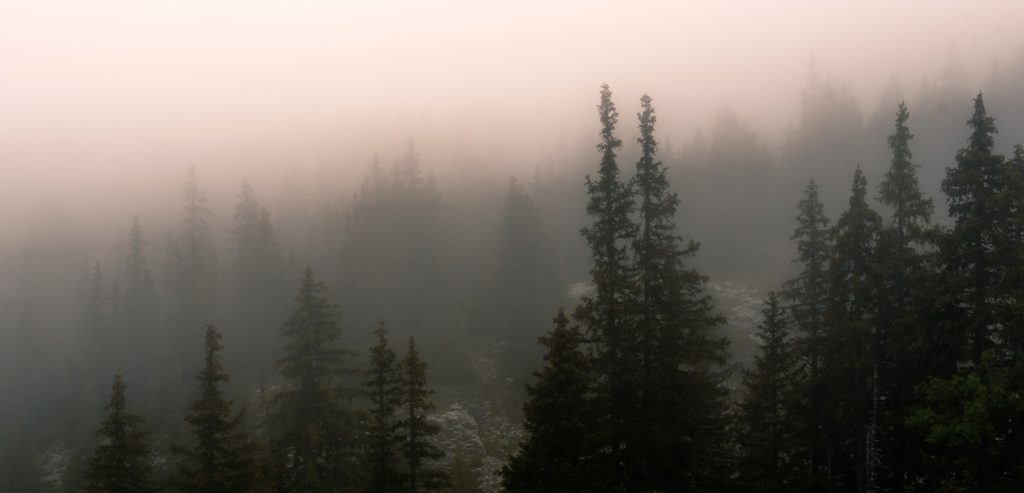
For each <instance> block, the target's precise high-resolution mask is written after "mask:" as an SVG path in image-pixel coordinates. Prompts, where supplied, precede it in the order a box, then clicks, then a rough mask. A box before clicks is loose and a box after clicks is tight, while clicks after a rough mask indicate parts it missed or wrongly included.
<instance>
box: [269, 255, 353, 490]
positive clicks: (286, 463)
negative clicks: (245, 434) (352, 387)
mask: <svg viewBox="0 0 1024 493" xmlns="http://www.w3.org/2000/svg"><path fill="white" fill-rule="evenodd" d="M295 305H296V306H295V309H294V311H292V313H291V315H290V316H289V317H288V320H287V321H286V322H285V324H284V326H283V327H282V329H281V331H282V334H283V335H284V337H285V339H286V340H287V343H286V345H285V354H284V356H282V357H281V358H280V359H279V360H278V361H277V368H278V370H279V371H280V373H281V376H282V377H283V378H284V379H285V382H286V383H285V386H284V388H282V389H281V390H280V391H279V392H278V393H277V394H276V395H274V396H273V404H274V406H275V414H274V417H273V430H272V438H271V447H272V450H273V453H274V454H275V455H276V456H277V457H276V462H278V463H279V464H280V465H281V471H280V473H281V475H282V477H281V479H280V484H281V485H282V489H283V491H285V492H295V493H300V492H301V493H323V492H334V491H339V490H341V489H343V488H345V487H351V486H352V485H353V484H354V483H355V480H354V479H353V478H354V476H355V472H356V471H355V470H354V468H353V451H352V448H353V437H352V433H353V430H352V429H351V420H350V419H349V418H350V417H351V411H349V410H348V409H345V407H344V406H343V398H345V397H347V391H346V390H345V389H343V388H341V387H340V384H341V380H342V376H343V375H344V373H345V369H344V366H343V365H344V362H345V357H346V355H347V352H346V351H345V350H343V349H341V348H340V347H338V338H339V336H340V335H341V312H340V310H339V309H338V306H337V305H334V304H332V303H331V302H329V301H328V300H327V288H326V287H325V286H324V284H323V283H322V282H319V281H317V280H315V279H314V278H313V270H312V269H311V268H308V267H307V268H306V272H305V275H304V276H303V278H302V281H301V285H300V288H299V294H298V296H296V298H295Z"/></svg>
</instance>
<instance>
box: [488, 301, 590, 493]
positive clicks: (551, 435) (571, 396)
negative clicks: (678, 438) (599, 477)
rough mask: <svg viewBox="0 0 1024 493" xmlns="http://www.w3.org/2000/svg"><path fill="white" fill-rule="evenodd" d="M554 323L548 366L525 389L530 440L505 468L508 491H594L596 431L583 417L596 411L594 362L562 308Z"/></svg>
mask: <svg viewBox="0 0 1024 493" xmlns="http://www.w3.org/2000/svg"><path fill="white" fill-rule="evenodd" d="M554 324H555V326H554V328H553V329H552V330H551V331H550V332H548V335H546V336H544V337H541V338H540V343H541V344H542V345H543V346H544V347H545V348H547V354H546V355H545V356H544V360H545V362H546V364H545V366H544V367H543V368H542V369H541V370H540V371H538V372H536V373H535V374H534V376H535V382H534V383H533V384H531V385H527V387H526V392H527V395H528V398H527V401H526V403H525V404H524V405H523V415H524V417H525V419H526V422H525V424H524V427H525V429H526V433H527V438H526V441H524V442H523V443H521V444H520V446H519V450H518V451H517V452H516V453H515V455H513V456H512V458H511V459H510V460H509V463H508V464H507V465H506V466H505V467H504V468H503V470H502V483H503V485H504V487H505V491H508V492H509V493H544V492H550V493H556V492H557V493H569V492H585V491H594V490H593V489H592V488H591V487H590V486H589V485H590V484H592V482H593V477H592V474H594V471H592V470H590V469H588V468H587V464H588V463H589V462H590V455H592V454H593V453H594V450H595V449H594V443H592V441H593V440H592V437H593V436H594V430H593V429H591V426H592V425H591V420H589V419H587V417H586V416H585V413H587V412H590V411H592V410H593V409H592V402H591V401H590V399H591V390H592V386H593V379H592V377H593V375H592V373H591V372H590V367H589V365H590V360H589V358H588V357H587V355H586V354H585V353H584V352H583V350H582V345H583V342H584V339H583V335H582V334H581V333H580V331H579V328H578V327H577V326H575V325H570V323H569V319H568V318H567V317H566V316H565V312H564V310H562V309H559V310H558V315H557V316H555V319H554Z"/></svg>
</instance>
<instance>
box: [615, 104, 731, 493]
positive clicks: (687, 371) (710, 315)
mask: <svg viewBox="0 0 1024 493" xmlns="http://www.w3.org/2000/svg"><path fill="white" fill-rule="evenodd" d="M640 103H641V112H640V113H639V114H638V115H637V116H638V118H639V127H640V136H639V138H638V139H637V143H638V144H640V148H641V151H642V155H641V158H640V160H639V161H638V162H637V165H636V176H635V177H634V179H633V183H634V189H635V191H636V194H637V196H638V198H639V213H640V214H639V215H640V218H639V219H640V230H639V234H638V236H637V237H636V238H635V240H634V242H633V251H634V252H635V264H634V265H635V267H634V268H635V271H634V272H635V273H636V275H637V278H638V281H639V295H638V300H637V307H636V309H635V312H634V316H635V319H634V321H633V323H634V324H635V329H634V331H635V332H634V337H635V339H634V340H630V341H626V342H625V345H624V347H623V348H621V349H620V351H624V352H632V353H633V355H632V357H631V359H634V360H636V361H639V362H640V366H639V369H640V372H641V373H640V374H639V375H636V377H638V379H637V381H636V382H635V384H636V389H635V390H638V391H639V392H640V395H639V399H638V400H637V401H636V402H634V403H633V404H634V405H636V406H638V414H637V415H636V416H631V417H630V418H631V419H630V421H632V423H631V424H630V426H629V427H628V429H629V432H630V433H631V434H634V437H635V439H636V440H637V441H636V442H634V443H629V441H627V442H626V447H627V450H626V453H627V454H629V455H632V457H629V458H627V460H630V459H632V460H637V461H638V462H637V463H636V464H628V463H627V466H626V467H635V468H636V469H635V470H633V471H630V472H629V475H630V476H631V478H630V482H631V483H632V484H634V485H635V487H639V488H643V489H665V490H669V491H677V490H679V489H683V488H686V487H687V485H688V484H689V483H691V482H694V481H696V482H702V481H704V480H705V479H709V478H699V477H695V476H697V475H700V474H705V473H708V472H710V470H711V469H710V465H708V464H706V463H705V464H701V462H709V461H710V457H711V456H714V455H716V454H715V453H714V442H715V441H716V440H717V439H720V438H721V437H723V436H724V430H723V429H722V428H721V427H720V426H721V424H720V423H718V422H717V420H718V419H720V416H721V415H722V413H723V412H724V407H725V405H724V401H723V397H724V394H723V393H722V391H721V389H720V386H719V383H720V382H719V380H718V376H717V375H716V374H715V373H714V372H713V369H714V367H715V366H716V365H720V364H722V363H724V361H725V342H724V341H723V340H722V339H720V338H718V337H716V336H715V335H714V333H713V331H714V329H715V328H716V327H717V326H718V325H720V324H721V323H722V322H723V321H724V320H723V319H722V318H721V317H719V316H717V315H715V314H714V311H713V308H712V304H711V299H710V297H709V296H708V295H707V294H706V293H705V291H704V284H705V282H706V278H705V277H704V276H703V275H701V274H699V273H698V272H697V271H696V270H694V269H692V268H688V267H686V266H685V265H684V263H683V260H684V259H685V258H687V257H691V256H693V255H694V254H695V253H696V252H697V250H698V248H699V245H698V244H697V243H695V242H693V241H691V242H689V243H687V244H684V243H683V240H682V238H681V237H680V236H679V235H678V233H677V232H676V225H675V214H676V210H677V208H678V206H679V197H678V196H677V195H676V194H675V193H673V192H672V191H671V190H670V189H669V183H668V179H667V177H666V169H665V167H664V166H663V165H662V163H661V161H658V160H657V159H656V158H655V155H656V153H657V149H658V144H657V142H656V141H655V139H654V126H655V123H656V122H657V118H656V117H655V114H654V107H653V105H652V100H651V98H650V96H647V95H644V96H643V97H642V98H641V100H640ZM630 447H635V448H634V449H633V450H629V448H630Z"/></svg>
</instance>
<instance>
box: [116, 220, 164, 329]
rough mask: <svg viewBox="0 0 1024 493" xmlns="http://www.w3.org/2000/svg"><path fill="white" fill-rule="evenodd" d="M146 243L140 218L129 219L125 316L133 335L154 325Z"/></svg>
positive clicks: (154, 310)
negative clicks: (130, 224) (130, 221)
mask: <svg viewBox="0 0 1024 493" xmlns="http://www.w3.org/2000/svg"><path fill="white" fill-rule="evenodd" d="M145 248H146V240H145V239H144V238H143V234H142V226H141V225H140V224H139V216H135V217H134V218H132V227H131V229H130V230H129V236H128V252H127V255H126V256H125V263H124V273H125V275H124V279H125V286H124V287H125V290H124V291H125V299H124V314H125V321H126V324H127V326H128V327H129V328H130V329H131V330H133V331H136V332H139V331H141V330H143V328H144V327H146V326H148V325H149V324H152V323H153V320H154V316H155V314H156V307H157V296H156V289H155V288H154V286H153V278H152V275H151V273H150V270H149V265H148V263H147V261H146V253H145Z"/></svg>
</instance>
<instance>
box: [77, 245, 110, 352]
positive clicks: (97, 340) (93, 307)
mask: <svg viewBox="0 0 1024 493" xmlns="http://www.w3.org/2000/svg"><path fill="white" fill-rule="evenodd" d="M82 329H83V331H84V336H85V337H86V340H88V341H90V343H91V344H102V343H104V342H108V341H109V339H110V338H111V334H110V330H109V329H110V292H109V291H108V290H107V284H106V283H105V282H104V281H103V269H101V268H100V263H99V262H96V263H95V264H94V265H93V268H92V276H91V277H90V279H89V296H88V299H87V300H86V303H85V309H84V310H83V313H82Z"/></svg>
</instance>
